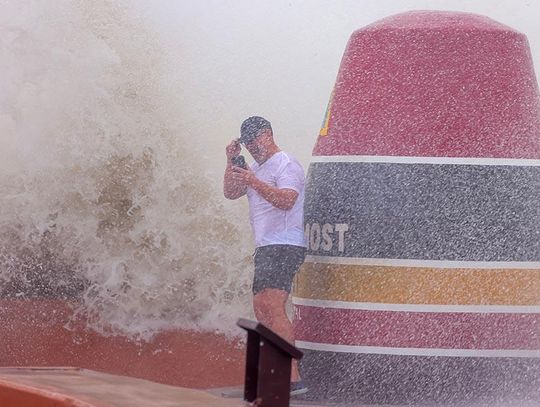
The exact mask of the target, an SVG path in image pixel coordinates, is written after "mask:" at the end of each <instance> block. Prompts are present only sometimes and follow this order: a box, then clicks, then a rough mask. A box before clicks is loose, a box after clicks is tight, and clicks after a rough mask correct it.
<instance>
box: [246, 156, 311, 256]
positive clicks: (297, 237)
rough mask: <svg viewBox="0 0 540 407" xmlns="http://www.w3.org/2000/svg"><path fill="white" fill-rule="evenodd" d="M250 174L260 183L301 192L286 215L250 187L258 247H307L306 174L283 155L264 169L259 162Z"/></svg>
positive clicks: (265, 163) (250, 207) (269, 161)
mask: <svg viewBox="0 0 540 407" xmlns="http://www.w3.org/2000/svg"><path fill="white" fill-rule="evenodd" d="M251 170H252V171H253V172H254V173H255V176H256V177H257V178H259V179H260V180H261V181H264V182H266V183H267V184H270V185H272V186H273V187H277V188H280V189H281V188H288V189H293V190H295V191H296V192H298V198H297V199H296V202H295V203H294V206H293V207H292V208H291V209H289V210H288V211H285V210H283V209H278V208H276V207H275V206H273V205H272V204H271V203H270V202H268V201H267V200H266V199H264V198H263V197H262V196H260V195H259V194H258V193H257V191H255V190H254V189H253V188H250V187H248V189H247V198H248V202H249V221H250V223H251V228H252V229H253V235H254V236H255V247H261V246H268V245H272V244H289V245H294V246H302V247H306V243H305V239H304V230H303V229H304V170H303V169H302V166H301V165H300V163H299V162H298V160H296V158H294V157H291V156H290V155H288V154H287V153H285V152H283V151H279V152H277V153H275V154H274V155H273V156H272V157H270V158H269V159H268V160H266V161H265V162H264V163H262V164H261V165H259V164H257V163H256V162H255V163H253V164H252V165H251Z"/></svg>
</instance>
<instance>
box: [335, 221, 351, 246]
mask: <svg viewBox="0 0 540 407" xmlns="http://www.w3.org/2000/svg"><path fill="white" fill-rule="evenodd" d="M347 231H349V225H348V224H346V223H336V232H338V236H339V237H338V251H340V252H343V251H344V250H345V232H347Z"/></svg>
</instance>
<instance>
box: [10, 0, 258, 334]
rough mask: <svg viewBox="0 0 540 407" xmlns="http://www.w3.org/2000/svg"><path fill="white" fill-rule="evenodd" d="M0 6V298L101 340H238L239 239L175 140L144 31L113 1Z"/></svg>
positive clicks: (245, 238) (245, 256)
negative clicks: (64, 314) (46, 306)
mask: <svg viewBox="0 0 540 407" xmlns="http://www.w3.org/2000/svg"><path fill="white" fill-rule="evenodd" d="M0 5H1V6H2V13H1V14H0V44H1V48H0V71H1V72H2V75H1V76H0V144H1V146H2V147H1V148H0V167H1V170H0V191H2V192H1V194H0V297H1V298H4V299H5V298H18V299H32V298H51V299H63V300H66V301H69V302H70V303H71V304H72V306H73V308H74V312H75V317H76V318H79V317H84V318H85V319H86V320H87V323H88V326H89V327H90V328H92V329H96V330H98V331H100V332H103V333H104V334H121V335H128V336H133V337H137V338H143V339H147V338H150V337H151V336H152V335H153V334H154V333H155V332H157V331H159V330H161V329H173V328H180V329H199V330H211V331H220V332H226V333H231V334H233V333H235V332H237V331H236V329H235V327H234V323H235V321H236V318H238V317H239V316H249V315H250V313H251V307H250V301H251V299H250V298H251V297H250V295H249V288H250V276H251V274H250V273H251V271H250V270H251V265H250V255H251V250H252V249H251V242H250V235H249V234H248V233H246V231H245V230H240V229H239V227H238V226H237V224H238V222H236V220H237V219H236V218H235V216H237V215H235V214H234V213H230V211H228V210H227V209H226V208H224V207H223V201H224V199H223V197H222V195H221V191H220V190H218V189H217V188H216V187H215V184H216V183H215V182H214V183H212V182H210V180H209V179H208V178H207V176H206V175H205V174H206V172H205V170H204V168H203V163H202V162H201V160H200V159H198V157H199V155H200V154H201V151H200V150H199V147H197V144H195V143H193V142H192V139H193V137H194V134H186V132H179V131H178V129H179V128H180V126H179V123H180V122H181V121H182V120H183V116H182V109H183V108H182V103H184V102H183V99H182V89H179V88H178V86H176V87H175V84H174V83H171V81H169V80H168V72H170V71H171V69H172V68H171V66H169V65H168V62H167V55H166V52H165V51H164V50H163V49H162V48H160V43H159V40H158V39H157V36H156V33H155V32H152V31H151V30H149V29H148V26H145V25H143V24H141V22H140V20H139V19H138V17H137V15H136V14H134V13H132V12H131V11H130V10H131V8H130V7H129V3H128V2H124V1H104V0H98V1H92V2H88V1H83V0H80V1H78V0H75V1H73V0H72V1H67V0H58V1H54V2H44V1H33V0H21V1H16V2H11V1H1V2H0ZM180 74H181V73H180ZM75 317H74V318H75ZM67 326H68V327H69V323H68V325H67Z"/></svg>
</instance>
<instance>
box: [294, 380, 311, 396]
mask: <svg viewBox="0 0 540 407" xmlns="http://www.w3.org/2000/svg"><path fill="white" fill-rule="evenodd" d="M307 391H308V388H307V386H306V385H305V384H304V382H303V381H302V380H300V381H299V382H291V396H298V395H300V394H304V393H307Z"/></svg>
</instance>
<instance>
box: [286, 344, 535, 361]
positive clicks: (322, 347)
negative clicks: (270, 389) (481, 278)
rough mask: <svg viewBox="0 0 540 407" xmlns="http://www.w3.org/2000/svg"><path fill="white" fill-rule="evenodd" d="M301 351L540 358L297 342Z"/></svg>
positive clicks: (525, 353)
mask: <svg viewBox="0 0 540 407" xmlns="http://www.w3.org/2000/svg"><path fill="white" fill-rule="evenodd" d="M295 345H296V346H297V347H298V348H300V349H309V350H316V351H323V352H337V353H366V354H378V355H398V356H448V357H461V358H469V357H484V358H539V357H540V350H537V349H534V350H522V349H495V350H491V349H438V348H386V347H380V346H355V345H333V344H329V343H317V342H308V341H295Z"/></svg>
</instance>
